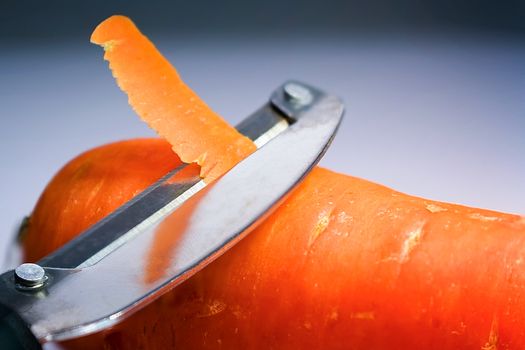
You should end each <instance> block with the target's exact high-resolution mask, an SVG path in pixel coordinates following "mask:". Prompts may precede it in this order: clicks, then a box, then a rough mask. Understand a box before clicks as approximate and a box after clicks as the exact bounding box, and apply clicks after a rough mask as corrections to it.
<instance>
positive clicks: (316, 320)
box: [25, 17, 525, 350]
mask: <svg viewBox="0 0 525 350" xmlns="http://www.w3.org/2000/svg"><path fill="white" fill-rule="evenodd" d="M112 18H115V17H112ZM108 21H109V22H105V23H110V24H111V23H114V21H117V22H119V23H120V22H124V23H128V22H127V20H126V19H124V18H121V17H119V18H117V19H113V20H112V19H110V20H108ZM101 28H102V29H101ZM104 28H106V29H108V28H112V29H111V30H109V29H108V30H109V32H108V31H106V30H103V29H104ZM122 28H124V29H122ZM117 29H118V30H117ZM121 29H122V31H123V32H125V33H127V34H128V33H129V31H128V29H129V23H128V24H126V25H123V26H120V25H119V26H115V27H112V26H105V25H101V26H99V27H98V28H97V31H98V35H97V39H96V41H97V42H105V43H106V44H107V45H110V46H112V47H113V49H110V50H109V51H106V55H108V52H111V53H113V52H118V51H117V50H116V48H117V47H118V46H119V45H121V47H135V46H137V47H138V45H135V44H133V43H131V44H130V43H127V44H122V42H123V41H124V40H123V39H122V41H115V42H111V41H108V40H116V39H110V38H124V37H125V38H126V40H128V39H129V40H132V41H134V40H136V41H137V42H139V43H143V42H144V39H143V37H141V36H140V37H135V36H127V34H126V35H124V36H118V35H114V34H119V33H120V32H119V31H120V30H121ZM97 31H96V32H95V33H97ZM112 31H114V33H113V32H112ZM102 34H104V35H102ZM106 34H107V35H106ZM94 36H95V35H94ZM106 39H107V40H106ZM119 40H120V39H119ZM109 43H110V44H109ZM149 49H150V48H149V47H146V48H145V50H146V51H147V50H149ZM132 52H134V51H132ZM148 52H151V50H150V51H148ZM155 52H156V51H153V54H154V57H153V58H152V61H155V62H156V61H157V59H158V56H155ZM121 54H122V55H123V56H122V57H120V58H119V59H118V60H117V61H118V62H120V63H119V64H120V65H122V67H121V68H119V69H115V68H114V67H113V70H114V74H116V75H117V79H120V84H122V80H123V78H122V75H120V74H121V73H119V72H121V71H125V70H126V69H127V68H126V67H125V66H126V64H125V58H126V56H125V55H126V51H123V52H121ZM129 54H130V55H131V57H132V58H133V57H134V56H133V55H134V54H135V53H133V54H132V53H129ZM141 57H142V58H143V59H144V61H145V62H144V65H145V66H144V67H148V68H147V69H145V70H144V72H143V73H142V74H143V75H144V76H149V74H150V73H151V74H152V75H154V74H156V73H155V72H158V71H163V69H160V70H155V69H156V67H157V66H156V65H150V64H149V58H148V57H149V56H141ZM117 61H115V60H114V58H110V62H111V64H113V62H117ZM123 62H124V63H123ZM162 62H164V61H162ZM129 64H130V65H131V66H133V67H135V68H136V70H137V72H138V73H140V69H139V65H137V62H135V61H134V60H133V59H131V60H130V63H129ZM148 69H152V71H151V72H149V73H148ZM126 74H127V73H126ZM119 75H120V78H119ZM139 75H140V74H139ZM129 77H130V78H132V75H129ZM126 79H127V78H126ZM173 81H176V82H177V84H179V85H177V86H179V87H180V84H181V83H180V81H179V80H173ZM149 82H150V80H149V79H145V80H140V81H139V80H137V81H136V85H133V89H134V91H135V92H136V93H137V94H136V95H135V92H134V93H130V91H131V89H128V88H125V89H126V90H127V91H128V93H129V94H130V100H131V103H132V104H133V105H135V108H136V106H137V105H140V104H141V103H140V102H141V99H142V98H144V100H145V101H153V100H154V101H156V102H157V106H158V108H159V110H160V112H159V116H160V117H159V118H160V119H161V121H160V122H159V123H161V124H162V123H168V121H167V119H168V118H174V119H177V121H176V123H179V119H180V120H184V114H182V115H177V114H170V113H168V114H163V113H162V110H163V108H164V107H162V106H163V103H167V104H166V106H167V107H166V109H169V108H170V107H169V106H170V104H169V103H170V102H169V100H166V99H163V98H162V97H158V96H162V91H159V90H156V88H152V90H148V89H150V86H149ZM141 84H144V85H141ZM170 89H171V88H170ZM176 89H177V88H173V90H170V91H175V92H176ZM182 91H186V90H184V89H182ZM132 96H133V98H132ZM197 104H199V105H200V102H197ZM185 106H186V107H185V108H188V107H191V104H185ZM139 113H140V112H139ZM203 115H204V114H203ZM155 116H157V115H155ZM208 117H210V118H212V119H213V118H214V116H210V114H205V117H203V118H208ZM187 122H188V123H189V124H187V125H188V129H191V130H193V131H192V132H195V133H199V132H201V133H203V135H204V136H202V139H203V140H202V141H197V142H196V144H195V146H192V144H191V143H189V144H187V145H186V147H187V148H185V149H184V152H186V151H187V149H190V151H191V152H190V151H188V153H192V151H193V150H191V148H192V147H194V148H195V149H196V150H198V151H196V152H195V154H197V153H199V154H202V152H205V153H206V152H208V153H207V154H208V155H211V154H216V155H217V157H219V158H218V159H222V158H221V157H223V154H222V152H224V151H225V150H224V147H223V146H224V144H225V143H227V141H225V140H227V139H229V137H230V136H229V135H230V133H229V132H228V131H226V129H228V128H229V126H227V125H225V124H216V125H219V126H218V128H219V129H220V128H225V130H224V132H220V133H218V134H216V135H215V136H216V138H215V139H209V138H208V137H210V136H209V134H208V133H207V131H206V130H196V127H195V125H199V122H194V120H193V119H192V120H191V121H187ZM180 125H181V127H182V128H184V125H185V124H184V123H181V124H180ZM194 129H195V130H194ZM172 132H173V133H172ZM168 134H169V135H168V136H169V137H168V140H169V141H170V142H172V141H173V140H179V141H181V140H183V137H182V138H179V139H177V137H178V136H176V135H175V134H176V132H174V131H173V130H171V131H169V132H168ZM223 137H224V139H223ZM129 142H134V141H129ZM175 142H177V141H175ZM181 142H182V141H181ZM150 143H151V144H150ZM203 145H205V146H204V147H203ZM175 146H176V145H175ZM174 148H176V147H174ZM241 148H242V147H241ZM139 149H147V152H146V151H144V152H139ZM166 150H169V148H167V146H166V143H163V142H161V141H158V140H154V139H151V140H142V141H140V142H139V143H137V144H135V145H134V146H132V145H131V143H120V144H119V143H117V144H112V145H108V146H105V147H102V148H99V149H97V150H95V151H91V152H88V153H86V154H84V155H82V156H80V157H79V158H77V159H75V160H73V161H72V162H71V163H69V164H68V165H66V166H65V167H64V168H63V169H62V170H61V171H60V172H59V174H58V175H57V176H56V177H55V179H54V180H53V181H52V182H51V184H50V185H49V186H48V187H47V188H46V190H45V191H44V194H43V195H42V199H41V200H40V201H39V202H38V204H37V206H36V208H35V211H34V213H33V215H32V219H31V221H30V223H29V227H28V232H27V238H26V240H27V241H26V244H25V249H26V254H27V256H28V257H34V258H35V259H36V258H38V257H40V256H42V255H44V254H46V253H49V252H50V251H51V247H52V245H49V246H48V245H47V243H44V242H45V241H46V240H44V239H42V237H46V239H47V240H50V241H53V242H55V241H56V242H63V241H65V240H67V239H70V238H71V237H70V236H71V232H72V231H74V229H78V231H77V232H76V233H75V234H77V233H79V232H80V229H81V226H82V225H77V224H70V223H68V222H67V221H68V220H69V221H73V222H74V221H77V219H78V221H81V222H82V223H83V225H85V224H87V223H88V222H89V221H90V220H92V221H91V223H94V222H95V221H96V218H97V216H96V215H92V216H90V218H83V216H84V215H86V213H92V212H96V213H97V215H99V216H104V215H107V214H108V213H109V211H110V208H112V207H115V206H116V205H117V204H116V203H117V202H119V201H120V203H123V202H124V201H125V198H128V197H131V196H132V195H133V194H134V193H136V192H137V191H140V190H141V189H143V187H144V183H143V182H141V181H138V180H136V179H133V178H130V179H129V184H127V183H126V185H125V188H126V189H125V191H123V190H122V188H121V187H122V184H123V181H124V182H125V181H126V179H125V178H124V177H123V175H122V173H120V171H123V169H126V174H128V175H129V173H130V170H128V169H135V170H136V171H137V172H139V171H140V172H141V175H140V176H141V177H142V176H143V177H144V178H145V179H146V178H148V179H151V178H156V177H158V176H159V174H162V171H165V170H166V169H164V168H165V167H166V165H165V164H164V163H162V162H161V163H162V164H161V163H156V162H150V163H148V161H147V159H149V158H148V157H150V156H151V155H150V153H149V152H153V153H152V154H158V156H159V157H160V158H165V161H166V163H170V162H176V161H177V159H175V160H174V159H173V158H170V157H168V156H167V154H166V153H165V152H166ZM219 150H220V151H219ZM93 154H97V157H94V156H93ZM141 157H143V158H144V162H142V161H141V160H140V159H141ZM173 157H174V156H173ZM228 157H229V156H228ZM207 161H210V162H215V161H216V159H215V158H212V157H210V156H208V157H207V158H206V162H207ZM126 162H130V163H131V164H132V166H127V165H126ZM86 164H87V165H86ZM115 164H118V167H117V166H115ZM134 164H139V165H134ZM133 165H134V166H133ZM202 165H203V167H204V166H206V164H205V163H204V164H202ZM157 167H158V169H157ZM171 167H172V163H171V164H170V168H171ZM84 168H87V169H90V170H89V172H84V171H83V170H82V169H84ZM161 168H162V171H160V170H159V169H161ZM216 169H217V167H214V168H213V171H215V170H216ZM76 174H83V176H80V175H76ZM283 175H285V174H283ZM148 181H149V180H148ZM99 183H103V186H102V185H100V188H99V189H98V190H94V189H97V186H99V185H98V184H99ZM119 194H120V195H119ZM73 198H74V199H77V201H78V202H81V203H84V204H82V205H81V206H77V205H78V204H75V203H72V201H71V199H73ZM51 199H52V200H51ZM73 202H74V201H73ZM79 208H80V209H79ZM47 218H61V221H62V222H63V224H59V223H56V222H55V220H50V219H47ZM77 226H78V227H77ZM157 237H158V242H156V244H154V246H153V247H152V250H151V251H152V252H154V251H156V250H157V249H162V250H163V251H165V249H166V250H169V246H170V244H175V243H173V242H174V241H176V237H174V238H173V239H172V237H169V236H168V235H166V234H165V233H163V232H159V234H158V235H157ZM524 240H525V219H524V218H523V217H520V216H517V215H510V214H503V213H497V212H493V211H487V210H481V209H473V208H467V207H463V206H459V205H452V204H446V203H440V202H434V201H430V200H425V199H421V198H417V197H412V196H409V195H405V194H402V193H399V192H396V191H393V190H391V189H388V188H386V187H383V186H380V185H376V184H372V183H370V182H367V181H365V180H361V179H357V178H354V177H351V176H346V175H342V174H336V173H333V172H331V171H329V170H326V169H322V168H316V169H314V171H313V172H312V173H311V174H310V175H309V176H308V177H307V178H306V180H305V181H304V182H303V183H302V184H301V185H300V186H299V187H298V188H297V189H296V190H295V191H294V192H293V193H292V195H291V196H290V197H288V199H287V200H286V201H285V202H284V203H283V204H282V205H281V206H280V207H279V208H278V209H277V210H276V211H275V212H274V213H273V214H272V215H271V216H270V217H269V218H268V219H267V220H265V222H264V223H262V224H261V226H259V227H258V228H257V229H256V230H255V231H254V232H252V233H251V234H250V235H249V236H248V237H247V238H245V239H244V240H242V241H241V242H240V243H239V244H238V245H236V246H235V247H233V248H232V249H231V250H229V251H228V252H226V253H225V254H224V255H223V256H222V257H220V258H219V259H218V260H216V261H215V262H213V263H212V264H210V265H209V266H207V267H206V268H205V269H203V270H202V271H200V272H199V273H197V274H196V275H195V276H193V277H192V278H190V279H189V280H187V281H186V282H184V283H183V284H182V285H180V286H178V287H177V288H175V289H174V290H173V291H171V292H170V293H168V294H166V295H165V296H163V297H161V298H160V299H158V300H157V301H155V302H154V303H152V304H151V305H149V306H148V307H146V308H144V309H142V310H140V311H139V312H137V313H136V314H135V315H133V316H131V317H130V318H129V319H127V320H125V321H124V322H122V323H121V324H120V325H118V326H117V327H115V328H114V329H111V330H108V331H106V332H103V333H99V334H95V335H91V336H87V337H84V338H79V339H76V340H72V341H68V342H64V343H63V344H62V345H63V346H64V347H66V348H87V349H89V348H92V349H98V348H103V347H106V348H118V349H136V348H143V349H165V348H195V349H206V348H226V349H232V348H233V349H237V348H249V349H255V348H260V349H267V348H270V349H271V348H276V349H303V348H307V349H478V350H479V349H483V350H496V349H523V348H525V328H524V327H523V325H524V324H525V269H524V268H523V264H524V263H525V260H524V259H525V244H524ZM157 243H158V244H157ZM40 245H45V246H44V247H42V246H40ZM158 247H160V248H158Z"/></svg>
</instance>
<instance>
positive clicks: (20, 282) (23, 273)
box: [15, 263, 47, 290]
mask: <svg viewBox="0 0 525 350" xmlns="http://www.w3.org/2000/svg"><path fill="white" fill-rule="evenodd" d="M46 280H47V276H46V271H45V270H44V269H43V268H42V266H40V265H37V264H32V263H25V264H22V265H20V266H18V267H17V268H16V269H15V282H16V286H17V288H19V289H23V290H33V289H38V288H40V287H42V286H43V285H44V283H45V282H46Z"/></svg>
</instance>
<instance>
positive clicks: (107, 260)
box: [0, 87, 343, 341]
mask: <svg viewBox="0 0 525 350" xmlns="http://www.w3.org/2000/svg"><path fill="white" fill-rule="evenodd" d="M309 89H310V91H312V94H313V96H314V100H313V101H312V104H311V106H309V107H308V108H304V107H297V106H293V105H290V104H289V103H287V100H286V99H285V98H284V92H283V88H282V87H281V88H279V89H278V90H277V91H276V92H275V93H274V94H273V95H272V106H270V105H267V106H265V107H263V108H262V109H261V110H259V111H258V112H257V113H256V115H257V114H259V115H262V116H265V117H264V118H263V119H266V120H277V121H280V120H282V117H281V115H282V114H281V113H282V112H284V114H285V115H286V116H287V117H288V118H290V119H291V120H293V121H295V122H294V123H293V124H291V126H290V127H288V128H286V130H284V131H282V132H281V134H280V135H279V137H276V138H274V139H272V140H271V141H270V142H268V143H267V144H266V145H265V146H264V147H262V148H260V149H259V150H258V151H257V152H255V153H254V154H253V155H252V156H250V157H248V158H247V159H246V160H244V161H242V162H241V163H240V164H238V165H237V166H236V167H234V168H233V169H232V170H231V171H229V172H228V173H227V174H226V175H224V176H223V177H222V178H221V179H220V180H218V181H217V182H215V183H214V184H213V185H211V186H207V187H206V188H205V189H204V190H201V191H200V192H198V193H197V194H196V195H194V196H193V197H191V198H190V199H188V200H187V201H185V202H184V203H183V204H182V205H180V206H178V208H177V210H173V207H170V208H169V209H167V210H166V212H165V213H163V215H152V216H151V217H150V218H149V219H147V220H146V221H144V222H143V223H141V225H142V227H141V228H140V232H139V233H134V234H132V235H131V236H129V239H126V244H123V245H121V246H120V247H119V248H118V249H116V250H114V251H112V252H111V253H110V254H107V255H105V256H104V257H103V258H102V259H100V260H99V261H98V262H97V263H95V264H94V265H92V266H87V265H86V267H83V268H57V267H47V268H45V270H46V273H47V275H48V276H49V281H48V283H46V286H45V288H44V289H43V290H42V291H40V292H38V293H22V292H19V291H17V290H16V289H14V288H13V287H12V281H11V279H12V274H10V273H6V274H4V275H2V276H1V278H0V297H1V299H2V301H4V302H7V303H9V304H10V305H14V306H15V309H16V311H17V312H18V313H20V315H21V316H22V317H23V318H24V319H25V320H26V321H27V322H28V323H29V324H31V325H32V327H31V329H32V331H33V332H34V334H35V335H36V336H37V337H38V338H39V339H40V340H41V341H49V340H60V339H68V338H71V337H76V336H80V335H84V334H88V333H91V332H95V331H97V330H100V329H102V328H105V327H108V326H110V325H112V324H114V323H116V322H118V321H119V320H121V319H122V318H124V317H127V316H129V315H130V314H131V313H132V312H133V311H135V310H137V308H139V307H141V306H144V305H146V304H147V303H149V302H151V301H152V300H153V299H154V298H155V297H157V296H158V295H160V294H161V293H163V292H165V291H167V290H169V289H170V288H173V287H174V286H175V285H177V284H178V283H180V282H182V281H184V280H185V279H186V278H188V277H189V276H191V275H192V274H193V273H195V272H196V271H198V270H199V269H201V268H202V267H204V266H205V265H206V264H208V263H209V262H210V261H211V260H213V259H214V258H216V257H217V256H219V255H220V254H222V253H223V252H224V251H225V250H226V249H228V248H229V247H230V246H231V245H233V244H234V243H235V242H237V241H238V240H239V239H241V238H242V237H243V236H244V235H246V234H247V233H248V232H249V231H250V230H251V229H252V228H253V227H254V225H256V224H257V223H258V222H259V221H260V220H261V219H263V218H264V217H265V215H268V214H269V213H270V212H271V209H272V208H274V207H275V205H276V204H278V203H279V202H280V201H281V200H282V199H283V198H284V196H285V195H286V194H287V193H288V192H289V190H290V189H291V188H293V187H294V186H295V185H296V184H297V183H298V182H299V181H300V180H301V179H302V178H303V176H304V175H305V174H306V173H307V172H308V171H309V170H310V169H311V168H312V167H313V166H314V165H315V164H316V163H317V161H318V160H319V159H320V157H321V156H322V155H323V153H324V152H325V150H326V148H327V147H328V145H329V144H330V142H331V141H332V138H333V136H334V134H335V131H336V130H337V128H338V126H339V123H340V121H341V118H342V113H343V105H342V103H341V101H340V100H339V99H338V98H336V97H334V96H327V95H324V94H323V93H321V92H319V91H316V90H315V89H313V88H311V87H309ZM256 122H258V121H254V123H256ZM262 122H263V124H264V123H266V122H264V120H263V121H262ZM269 124H270V125H271V126H272V127H271V128H269V129H268V130H270V131H271V132H276V131H275V128H278V129H279V128H282V123H281V122H277V123H269ZM278 125H281V126H280V127H279V126H278ZM246 126H247V124H246V123H241V125H239V128H240V129H242V128H243V127H246ZM177 205H178V204H177ZM168 214H169V215H168ZM122 237H124V236H122Z"/></svg>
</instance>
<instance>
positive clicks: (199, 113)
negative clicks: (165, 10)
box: [91, 16, 256, 182]
mask: <svg viewBox="0 0 525 350" xmlns="http://www.w3.org/2000/svg"><path fill="white" fill-rule="evenodd" d="M91 42H93V43H95V44H98V45H100V46H102V47H103V48H104V51H105V53H104V59H106V60H107V61H109V66H110V68H111V70H112V72H113V76H114V77H115V79H116V81H117V83H118V85H119V86H120V88H121V89H122V90H123V91H124V92H126V93H127V94H128V98H129V104H130V105H131V106H132V107H133V109H134V110H135V112H137V114H138V115H139V116H140V118H141V119H142V120H143V121H145V122H146V123H147V124H148V125H149V126H150V127H151V128H152V129H153V130H155V131H156V132H157V133H158V134H159V135H160V136H161V137H163V138H164V139H165V140H167V141H168V142H169V143H170V144H171V146H172V148H173V151H175V153H177V155H178V156H179V157H180V158H181V160H182V161H183V162H185V163H197V164H199V165H200V166H201V177H202V178H204V180H205V181H207V182H210V181H213V180H214V179H216V178H217V177H219V176H220V175H222V174H224V173H225V172H226V171H228V170H229V169H230V168H232V167H233V166H234V165H235V164H237V163H238V162H239V161H241V160H242V159H243V158H245V157H246V156H248V155H249V154H250V153H252V152H253V151H255V149H256V147H255V145H254V144H253V142H251V141H250V140H249V139H248V138H246V137H244V136H243V135H241V134H240V133H239V132H237V130H235V129H234V128H233V127H231V126H230V125H229V124H228V123H226V122H225V121H224V120H223V119H222V118H221V117H220V116H219V115H217V114H216V113H215V112H213V111H212V110H211V109H210V108H209V107H208V106H207V105H206V104H205V103H204V102H203V101H202V100H201V99H200V98H199V97H198V96H197V95H196V94H195V93H194V92H193V91H192V90H191V89H190V88H189V87H188V86H187V85H186V84H185V83H184V82H183V81H182V79H181V78H180V76H179V74H178V73H177V71H176V70H175V68H174V67H173V66H172V65H171V64H170V63H169V62H168V61H167V60H166V58H164V56H162V54H161V53H160V52H159V51H158V50H157V48H156V47H155V46H154V45H153V44H152V43H151V42H150V41H149V40H148V38H146V37H145V36H144V35H142V33H141V32H140V31H139V30H138V29H137V27H136V26H135V25H134V24H133V22H132V21H131V20H130V19H129V18H127V17H124V16H112V17H110V18H108V19H107V20H105V21H103V22H102V23H100V24H99V25H98V27H97V28H96V29H95V31H94V32H93V34H92V35H91Z"/></svg>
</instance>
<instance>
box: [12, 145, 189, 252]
mask: <svg viewBox="0 0 525 350" xmlns="http://www.w3.org/2000/svg"><path fill="white" fill-rule="evenodd" d="M181 164H182V162H181V160H180V159H179V157H178V156H177V155H176V154H174V153H173V152H172V150H171V147H170V145H169V143H167V142H166V141H164V140H161V139H135V140H129V141H121V142H116V143H115V144H109V145H106V146H103V147H99V148H95V149H93V150H91V151H89V152H86V153H83V154H82V155H80V156H79V157H77V158H76V159H75V160H74V161H73V162H71V163H70V164H69V165H68V166H67V167H65V168H64V169H63V170H62V171H60V172H59V173H58V174H57V175H55V177H54V178H53V179H52V180H51V182H50V183H49V184H48V186H47V188H48V190H46V191H45V192H44V193H43V194H42V195H41V196H40V198H39V200H38V203H37V205H36V209H35V210H34V211H33V213H32V214H31V217H30V219H29V225H28V226H27V228H26V232H24V233H23V235H24V239H23V241H22V243H23V246H24V251H25V259H26V260H27V261H37V260H38V259H40V258H42V257H43V256H45V255H47V254H48V253H49V252H52V251H54V250H56V249H58V248H59V247H60V246H62V245H63V244H64V243H66V242H68V241H69V240H70V239H72V238H73V237H75V236H76V235H78V233H79V232H82V231H84V230H86V229H87V228H89V226H91V225H93V224H94V223H95V222H97V221H99V220H100V219H102V218H103V217H104V216H106V215H108V214H109V213H111V212H112V211H114V210H115V209H117V208H118V207H119V206H120V205H122V204H123V203H125V202H127V201H128V200H130V199H131V198H132V197H134V196H135V195H137V194H138V193H140V192H142V191H143V190H145V189H146V188H147V187H148V186H149V185H151V184H152V183H154V182H155V181H157V180H158V179H160V178H161V177H162V176H164V175H166V173H168V172H169V171H170V170H173V169H174V168H176V167H177V166H179V165H181ZM196 171H197V170H195V169H193V172H194V173H195V172H196ZM116 182H119V183H120V185H119V187H118V188H113V187H114V186H115V183H116ZM108 191H110V192H111V196H110V197H106V196H104V193H107V192H108ZM65 193H71V196H69V195H65ZM101 194H102V195H101ZM51 207H60V208H62V210H61V211H60V213H54V214H53V215H48V214H47V212H46V211H41V210H39V208H51ZM48 230H52V231H55V230H56V232H59V233H60V234H57V235H55V234H52V235H48V236H46V235H45V234H44V235H41V232H48ZM42 237H46V239H42Z"/></svg>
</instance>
